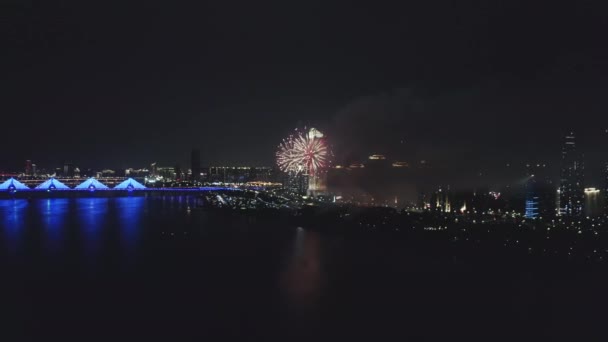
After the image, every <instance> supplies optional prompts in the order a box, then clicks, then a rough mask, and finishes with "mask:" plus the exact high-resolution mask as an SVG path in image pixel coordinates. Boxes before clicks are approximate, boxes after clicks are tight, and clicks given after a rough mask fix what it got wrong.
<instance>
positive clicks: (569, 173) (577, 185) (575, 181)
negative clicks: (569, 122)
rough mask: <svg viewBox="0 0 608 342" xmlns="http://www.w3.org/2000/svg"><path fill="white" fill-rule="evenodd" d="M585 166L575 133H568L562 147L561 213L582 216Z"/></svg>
mask: <svg viewBox="0 0 608 342" xmlns="http://www.w3.org/2000/svg"><path fill="white" fill-rule="evenodd" d="M584 171H585V166H584V163H583V155H582V153H580V152H579V151H578V150H577V147H576V137H575V135H574V133H570V134H568V135H566V137H565V140H564V146H563V148H562V168H561V177H560V187H559V195H560V199H559V203H560V208H559V214H560V215H564V216H580V215H582V214H583V201H584V185H583V176H584Z"/></svg>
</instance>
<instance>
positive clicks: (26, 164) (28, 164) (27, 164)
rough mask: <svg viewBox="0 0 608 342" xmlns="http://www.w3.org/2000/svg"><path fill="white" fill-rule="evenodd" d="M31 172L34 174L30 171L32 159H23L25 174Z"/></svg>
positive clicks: (28, 174) (29, 174)
mask: <svg viewBox="0 0 608 342" xmlns="http://www.w3.org/2000/svg"><path fill="white" fill-rule="evenodd" d="M33 174H34V172H33V171H32V161H31V160H26V161H25V175H26V176H32V175H33Z"/></svg>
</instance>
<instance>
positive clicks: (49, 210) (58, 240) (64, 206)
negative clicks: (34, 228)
mask: <svg viewBox="0 0 608 342" xmlns="http://www.w3.org/2000/svg"><path fill="white" fill-rule="evenodd" d="M69 204H70V202H69V199H67V198H53V199H45V200H42V201H39V202H37V209H38V210H37V211H38V213H39V214H40V217H41V221H42V226H43V239H44V246H45V248H46V250H47V251H49V252H50V253H57V252H59V251H61V249H62V246H63V244H64V240H65V230H66V226H65V220H66V217H67V215H68V211H69V209H70V207H69Z"/></svg>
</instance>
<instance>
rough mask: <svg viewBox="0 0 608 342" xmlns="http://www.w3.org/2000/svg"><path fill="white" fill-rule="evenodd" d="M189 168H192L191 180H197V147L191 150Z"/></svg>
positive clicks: (199, 177)
mask: <svg viewBox="0 0 608 342" xmlns="http://www.w3.org/2000/svg"><path fill="white" fill-rule="evenodd" d="M190 169H191V170H192V180H193V181H195V182H198V181H199V180H200V179H201V151H200V150H199V149H196V148H195V149H193V150H192V153H191V155H190Z"/></svg>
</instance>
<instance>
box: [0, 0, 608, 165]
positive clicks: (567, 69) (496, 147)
mask: <svg viewBox="0 0 608 342" xmlns="http://www.w3.org/2000/svg"><path fill="white" fill-rule="evenodd" d="M50 2H51V1H48V2H45V4H43V5H42V6H39V5H35V4H34V2H31V1H18V0H12V1H3V2H2V3H3V5H2V8H1V9H0V13H1V14H0V25H2V27H1V31H2V33H1V34H2V53H1V54H0V55H1V57H0V60H1V61H2V68H3V71H2V77H1V79H2V82H1V83H0V84H2V89H1V90H2V95H0V99H1V101H0V103H1V106H2V107H1V108H2V113H3V114H2V128H3V134H1V135H0V146H1V147H2V159H0V162H1V163H0V164H1V165H0V167H1V168H4V169H10V168H19V169H21V168H22V166H23V162H24V160H25V159H33V160H34V161H35V162H37V163H38V164H39V165H41V166H55V165H59V164H60V163H61V162H62V161H64V160H70V161H73V162H74V163H75V164H76V165H79V166H81V167H115V168H118V167H142V166H146V165H148V164H150V163H151V162H153V161H158V162H159V164H167V165H174V164H175V163H178V162H179V163H182V164H183V165H187V160H188V156H189V152H190V150H191V149H192V147H199V148H200V149H201V151H202V159H203V164H205V165H208V164H215V165H217V164H231V165H241V164H251V165H270V164H273V158H274V151H275V148H276V145H277V144H278V143H279V142H280V141H281V139H282V138H283V137H284V136H286V135H287V134H289V133H290V131H291V130H292V129H293V128H295V127H297V126H300V127H301V126H304V125H314V126H316V127H318V128H320V129H322V130H324V131H325V132H327V133H328V135H329V136H330V140H331V141H332V144H333V145H334V149H335V154H336V158H337V161H338V162H340V161H342V160H356V159H358V158H364V157H365V156H367V155H369V154H371V153H383V154H386V155H388V156H389V157H391V158H394V159H403V160H408V161H414V160H420V159H426V160H429V161H431V162H432V163H434V164H435V165H442V166H445V167H454V168H456V167H458V168H460V169H462V168H466V170H467V171H466V172H469V171H470V172H473V173H474V172H476V171H477V170H487V172H489V173H496V174H497V175H500V174H501V167H500V166H501V165H504V164H506V163H507V162H511V163H516V162H526V161H537V160H542V161H546V162H550V163H553V164H556V163H557V162H558V160H559V156H560V148H561V146H560V142H561V137H562V136H563V134H564V133H566V132H567V131H569V130H571V129H575V130H576V131H577V134H578V136H580V137H581V145H582V148H584V149H585V151H586V153H587V155H588V156H589V160H588V169H589V170H590V173H591V174H593V173H594V172H596V171H593V170H599V162H600V160H601V159H602V158H603V156H602V152H604V151H606V142H605V141H604V134H605V133H604V130H605V129H606V128H608V118H607V116H606V113H608V96H607V95H608V94H607V89H606V85H605V82H604V80H605V79H606V77H607V76H608V49H607V46H608V44H607V43H606V32H608V20H607V19H608V18H607V16H608V15H607V14H608V8H606V7H607V5H606V3H605V2H602V1H576V2H574V1H573V2H571V3H566V2H559V1H558V2H550V1H547V2H543V3H541V2H534V1H501V2H498V1H491V2H463V1H412V2H402V3H400V4H398V5H397V4H392V5H391V6H384V5H381V4H380V3H379V2H371V1H370V2H367V4H359V3H354V2H341V3H338V2H331V1H320V2H316V1H270V2H263V1H262V2H258V1H211V2H209V3H204V2H202V1H201V2H199V4H198V5H197V7H182V6H180V5H177V4H175V2H169V1H146V2H142V3H136V2H133V1H120V2H115V3H113V2H86V4H84V3H85V1H78V2H73V3H71V2H67V1H52V2H53V3H54V4H50ZM606 141H608V139H607V140H606Z"/></svg>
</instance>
